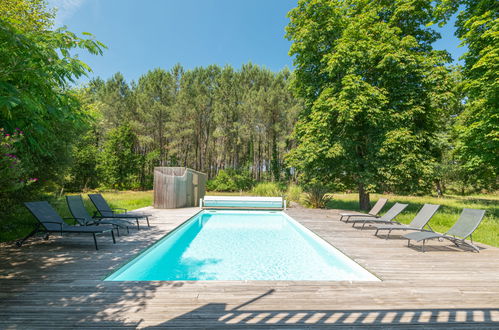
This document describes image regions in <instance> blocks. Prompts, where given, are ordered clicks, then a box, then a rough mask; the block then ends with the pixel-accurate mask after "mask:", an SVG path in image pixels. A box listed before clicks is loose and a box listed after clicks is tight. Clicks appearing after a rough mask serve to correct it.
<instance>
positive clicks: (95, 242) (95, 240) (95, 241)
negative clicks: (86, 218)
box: [92, 233, 99, 250]
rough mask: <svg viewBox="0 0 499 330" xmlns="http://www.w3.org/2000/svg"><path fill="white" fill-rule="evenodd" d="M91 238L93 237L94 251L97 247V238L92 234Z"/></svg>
mask: <svg viewBox="0 0 499 330" xmlns="http://www.w3.org/2000/svg"><path fill="white" fill-rule="evenodd" d="M92 236H93V237H94V244H95V249H96V250H98V249H99V247H98V246H97V237H95V233H92Z"/></svg>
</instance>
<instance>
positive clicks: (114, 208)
mask: <svg viewBox="0 0 499 330" xmlns="http://www.w3.org/2000/svg"><path fill="white" fill-rule="evenodd" d="M114 210H121V211H124V212H125V213H127V209H124V208H122V207H113V211H114Z"/></svg>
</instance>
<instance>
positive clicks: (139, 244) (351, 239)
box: [0, 208, 499, 329]
mask: <svg viewBox="0 0 499 330" xmlns="http://www.w3.org/2000/svg"><path fill="white" fill-rule="evenodd" d="M147 211H148V212H151V213H153V214H154V217H153V218H152V219H151V226H152V227H151V228H150V229H144V230H140V231H138V232H137V231H136V230H133V231H132V232H131V234H130V235H128V236H126V235H124V236H121V237H118V238H117V244H116V245H113V244H112V241H111V238H110V237H104V236H99V237H98V241H99V246H100V250H99V251H95V250H94V247H93V242H92V237H91V236H89V237H85V236H84V237H74V236H73V237H62V238H60V237H53V238H51V239H50V240H49V241H44V240H43V239H42V238H35V239H31V240H29V241H28V242H27V243H26V245H24V246H23V247H22V248H15V247H13V246H9V245H5V244H4V245H0V249H1V250H0V329H37V328H50V329H57V328H64V329H71V328H75V327H87V328H106V329H111V328H123V327H128V328H185V329H195V328H212V329H220V328H224V329H225V328H240V327H241V328H248V329H253V328H262V329H263V328H265V329H268V328H293V329H308V328H328V329H329V328H335V329H336V328H345V329H346V328H357V327H366V328H378V329H386V328H397V329H398V328H420V329H423V328H424V329H428V328H441V329H448V328H468V329H477V328H484V329H485V328H486V329H492V328H496V329H497V328H499V249H497V248H493V247H489V246H486V245H484V244H480V243H479V244H478V245H479V246H480V247H481V248H483V249H482V250H481V252H480V253H473V252H465V251H463V250H460V249H456V248H453V247H452V244H451V243H450V242H447V241H446V242H438V241H432V242H430V243H429V244H428V246H427V252H425V253H421V252H420V251H419V246H418V248H412V247H407V244H406V241H405V240H402V239H400V237H398V238H397V236H396V235H393V238H392V239H389V240H385V239H383V238H377V237H375V236H374V235H373V231H372V230H369V229H366V230H363V231H361V230H359V229H354V228H352V227H351V226H350V225H349V224H345V223H343V222H340V221H338V218H339V216H338V211H337V210H310V209H289V210H288V211H287V213H288V214H289V215H290V216H292V217H293V218H295V219H296V220H298V221H300V222H301V223H302V224H304V225H305V226H306V227H308V228H309V229H311V230H312V231H314V232H315V233H317V234H318V235H320V236H321V237H322V238H324V239H325V240H327V241H329V242H330V243H331V244H333V245H334V246H336V247H337V248H338V249H340V250H342V251H343V252H344V253H346V254H347V255H348V256H350V257H351V258H353V259H354V260H356V261H357V262H358V263H360V264H361V265H363V266H364V267H365V268H367V269H369V270H370V271H371V272H373V273H374V274H375V275H377V276H378V277H379V278H381V279H382V281H380V282H353V283H350V282H324V281H293V282H290V281H275V282H274V281H240V282H236V281H233V282H231V281H220V282H214V281H213V282H210V281H197V282H185V281H181V282H104V281H102V279H103V278H104V277H105V276H106V274H108V273H109V272H111V271H113V270H114V269H116V268H117V267H118V266H119V265H120V264H122V263H124V262H126V261H127V260H128V259H130V258H131V257H133V256H134V255H135V254H137V253H138V252H140V251H141V250H142V249H144V248H145V247H146V246H148V245H150V244H152V243H154V242H155V241H156V240H157V239H158V238H160V237H161V236H163V235H164V234H166V233H167V232H169V231H170V230H172V229H173V228H175V227H176V226H177V225H179V224H180V223H182V222H183V221H185V220H186V219H188V218H189V217H191V216H192V215H193V214H195V213H196V212H198V211H199V209H196V208H188V209H177V210H154V209H152V208H148V209H147Z"/></svg>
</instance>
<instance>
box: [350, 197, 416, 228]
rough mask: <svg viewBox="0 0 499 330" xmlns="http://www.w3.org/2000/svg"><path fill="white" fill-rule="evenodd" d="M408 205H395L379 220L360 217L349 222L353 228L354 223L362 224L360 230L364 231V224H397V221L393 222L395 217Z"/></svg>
mask: <svg viewBox="0 0 499 330" xmlns="http://www.w3.org/2000/svg"><path fill="white" fill-rule="evenodd" d="M407 205H408V204H402V203H395V205H393V206H392V207H391V208H390V209H389V210H388V211H387V212H386V213H385V214H383V216H381V217H380V218H369V217H366V218H364V217H360V218H355V219H352V220H350V222H352V223H353V224H352V227H355V224H356V223H362V229H364V226H365V225H366V223H384V224H393V223H398V222H397V221H394V219H395V217H397V216H398V215H399V214H400V213H401V212H402V211H403V210H404V209H405V208H406V207H407Z"/></svg>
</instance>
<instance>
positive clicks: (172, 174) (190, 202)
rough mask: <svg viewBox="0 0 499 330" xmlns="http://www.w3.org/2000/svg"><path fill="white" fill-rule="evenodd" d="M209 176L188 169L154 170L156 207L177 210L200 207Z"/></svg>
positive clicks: (157, 168) (161, 168)
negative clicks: (200, 200)
mask: <svg viewBox="0 0 499 330" xmlns="http://www.w3.org/2000/svg"><path fill="white" fill-rule="evenodd" d="M206 179H207V176H206V174H204V173H201V172H198V171H194V170H192V169H190V168H186V167H155V168H154V207H155V208H158V209H175V208H179V207H193V206H199V199H200V198H203V197H204V194H205V191H206Z"/></svg>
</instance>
